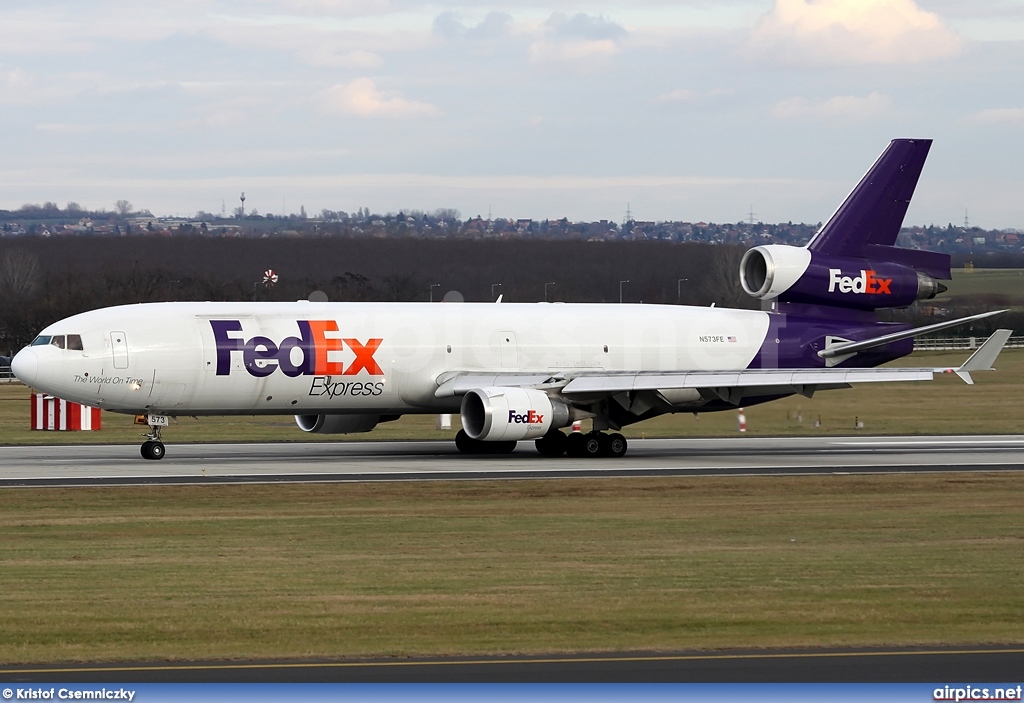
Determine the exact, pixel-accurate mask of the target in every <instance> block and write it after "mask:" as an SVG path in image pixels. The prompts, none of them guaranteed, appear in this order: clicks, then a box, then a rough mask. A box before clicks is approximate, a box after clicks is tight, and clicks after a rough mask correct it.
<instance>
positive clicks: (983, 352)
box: [954, 330, 1012, 385]
mask: <svg viewBox="0 0 1024 703" xmlns="http://www.w3.org/2000/svg"><path fill="white" fill-rule="evenodd" d="M1011 333H1012V330H996V331H995V332H993V333H992V336H991V337H989V338H988V339H986V340H985V343H984V344H982V345H981V346H980V347H978V351H976V352H974V353H973V354H971V358H970V359H968V360H967V361H965V362H964V363H963V364H962V365H961V366H960V368H958V369H954V371H955V373H956V375H957V376H959V377H960V378H962V379H963V380H964V381H965V382H966V383H970V384H972V385H973V384H974V379H973V378H971V372H972V371H991V370H992V364H994V363H995V362H996V357H998V356H999V352H1001V351H1002V350H1003V345H1005V344H1006V340H1008V339H1009V338H1010V334H1011Z"/></svg>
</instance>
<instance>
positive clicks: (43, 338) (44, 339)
mask: <svg viewBox="0 0 1024 703" xmlns="http://www.w3.org/2000/svg"><path fill="white" fill-rule="evenodd" d="M49 343H50V335H48V334H41V335H39V336H38V337H36V338H35V339H33V340H32V345H31V346H33V347H45V346H46V345H47V344H49Z"/></svg>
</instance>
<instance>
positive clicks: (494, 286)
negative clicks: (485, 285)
mask: <svg viewBox="0 0 1024 703" xmlns="http://www.w3.org/2000/svg"><path fill="white" fill-rule="evenodd" d="M495 288H501V284H500V283H492V284H491V300H496V298H495V297H494V289H495Z"/></svg>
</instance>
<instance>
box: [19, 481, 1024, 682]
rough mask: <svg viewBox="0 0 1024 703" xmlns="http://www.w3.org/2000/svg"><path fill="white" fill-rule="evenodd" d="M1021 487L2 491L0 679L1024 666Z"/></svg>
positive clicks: (581, 485) (626, 484)
mask: <svg viewBox="0 0 1024 703" xmlns="http://www.w3.org/2000/svg"><path fill="white" fill-rule="evenodd" d="M1022 495H1024V476H1022V475H1021V474H1019V473H1006V474H969V475H968V474H950V475H941V476H935V475H905V476H830V477H756V478H755V477H748V478H672V479H607V480H594V481H583V480H579V481H578V480H562V481H506V482H491V483H482V482H452V483H447V484H445V483H440V484H438V483H430V484H415V483H414V484H347V485H340V484H335V485H322V484H321V485H276V486H223V485H221V486H206V487H194V486H193V487H145V488H117V489H109V488H107V489H47V490H40V489H7V490H3V491H0V532H2V534H3V539H2V540H0V593H2V594H3V596H2V598H3V604H4V608H3V637H2V638H0V663H12V662H35V661H58V660H120V659H129V660H131V659H135V660H153V659H205V658H214V659H223V658H239V657H257V658H259V657H269V658H276V657H343V656H356V655H385V656H389V655H393V656H405V655H430V654H483V653H513V652H533V653H538V652H559V651H623V650H665V649H693V648H727V647H776V646H783V647H786V646H815V645H821V646H843V645H869V644H870V645H909V644H922V645H935V644H940V643H959V644H969V643H1018V642H1022V641H1024V590H1022V589H1020V588H1019V587H1018V584H1019V583H1020V581H1021V578H1022V577H1024V561H1022V560H1021V558H1020V555H1021V550H1022V548H1024V523H1022V521H1021V518H1020V510H1021V496H1022Z"/></svg>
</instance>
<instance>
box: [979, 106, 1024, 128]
mask: <svg viewBox="0 0 1024 703" xmlns="http://www.w3.org/2000/svg"><path fill="white" fill-rule="evenodd" d="M965 122H967V123H968V124H978V125H990V124H1006V123H1014V122H1024V107H1001V108H992V109H989V110H980V111H978V112H975V113H973V114H971V115H969V116H968V117H967V119H966V120H965Z"/></svg>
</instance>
